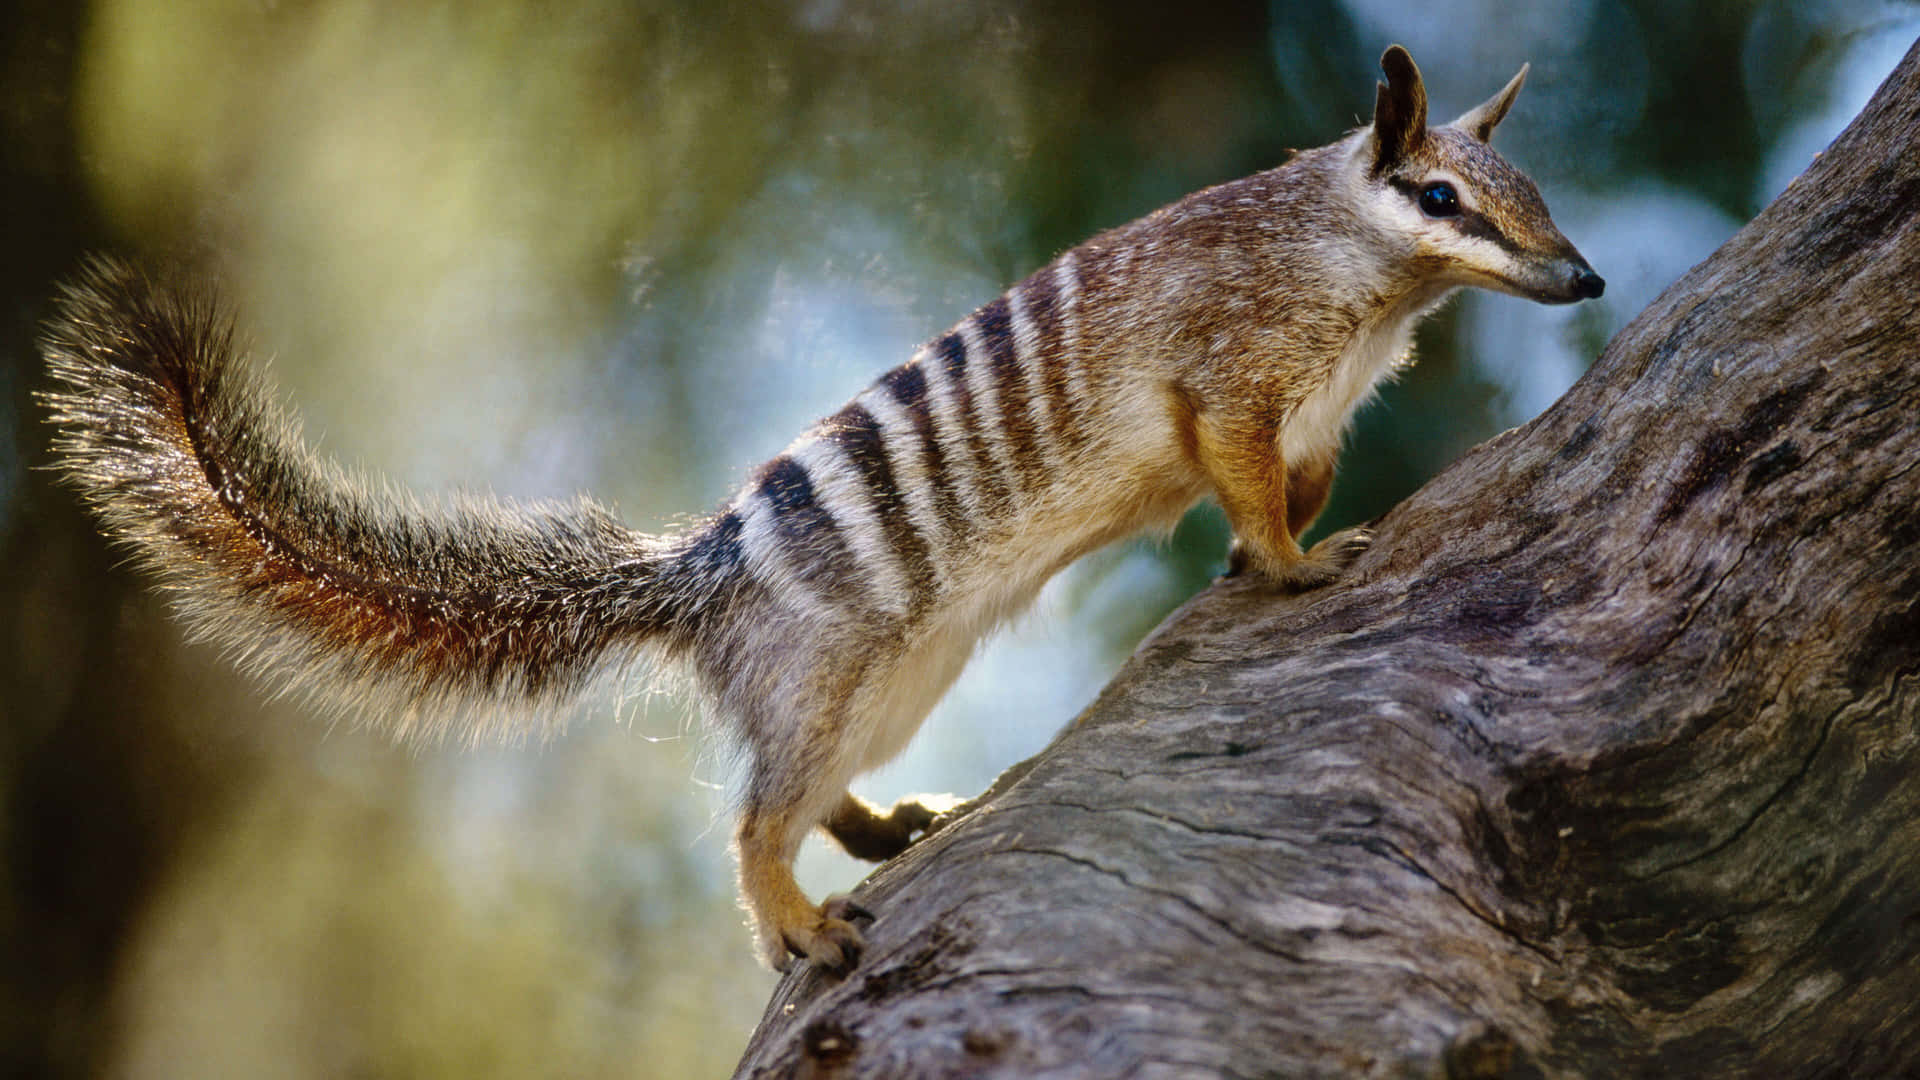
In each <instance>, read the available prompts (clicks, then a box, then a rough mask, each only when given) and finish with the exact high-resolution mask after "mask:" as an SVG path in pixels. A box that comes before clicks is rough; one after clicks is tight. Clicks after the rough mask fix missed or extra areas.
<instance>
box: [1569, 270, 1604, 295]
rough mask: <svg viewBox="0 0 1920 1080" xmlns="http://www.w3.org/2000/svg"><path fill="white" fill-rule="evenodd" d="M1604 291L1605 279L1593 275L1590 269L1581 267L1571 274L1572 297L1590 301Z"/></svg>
mask: <svg viewBox="0 0 1920 1080" xmlns="http://www.w3.org/2000/svg"><path fill="white" fill-rule="evenodd" d="M1606 291H1607V279H1606V278H1603V277H1601V276H1600V275H1599V274H1596V273H1594V272H1593V268H1592V267H1587V266H1583V267H1581V268H1580V269H1578V270H1575V271H1574V272H1573V295H1575V296H1577V297H1579V298H1580V299H1582V300H1592V299H1595V298H1596V297H1598V296H1599V295H1600V294H1601V293H1603V292H1606Z"/></svg>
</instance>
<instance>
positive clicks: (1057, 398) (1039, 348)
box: [1015, 266, 1083, 449]
mask: <svg viewBox="0 0 1920 1080" xmlns="http://www.w3.org/2000/svg"><path fill="white" fill-rule="evenodd" d="M1054 273H1055V268H1054V267H1053V266H1048V267H1046V268H1045V269H1043V270H1041V271H1040V272H1039V273H1037V274H1034V275H1033V276H1032V277H1030V278H1028V279H1027V280H1025V281H1023V282H1021V283H1020V284H1019V285H1017V286H1015V287H1016V288H1018V289H1019V290H1020V307H1021V311H1022V313H1023V314H1024V315H1025V316H1026V319H1027V323H1028V324H1029V325H1031V326H1032V327H1033V341H1034V345H1033V355H1032V356H1031V357H1029V358H1028V359H1027V363H1029V364H1038V365H1040V392H1041V393H1042V394H1044V395H1046V399H1047V408H1046V413H1047V423H1048V425H1049V426H1050V427H1051V428H1052V429H1053V438H1054V441H1055V442H1057V443H1059V444H1060V445H1061V446H1064V447H1066V448H1068V449H1074V448H1077V447H1078V446H1079V445H1080V444H1081V442H1082V441H1083V440H1082V438H1081V435H1080V425H1079V414H1078V413H1077V412H1076V411H1075V409H1074V400H1073V386H1072V385H1071V384H1070V383H1069V382H1068V381H1067V372H1068V370H1069V368H1070V367H1071V365H1072V362H1073V358H1072V357H1070V356H1067V355H1066V335H1065V334H1064V333H1062V330H1061V325H1060V321H1061V319H1062V318H1063V317H1064V313H1063V312H1062V311H1061V310H1060V292H1059V286H1058V284H1057V283H1056V282H1055V281H1054Z"/></svg>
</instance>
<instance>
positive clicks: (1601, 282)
mask: <svg viewBox="0 0 1920 1080" xmlns="http://www.w3.org/2000/svg"><path fill="white" fill-rule="evenodd" d="M1530 278H1531V280H1529V281H1528V284H1527V286H1526V287H1525V288H1519V289H1514V290H1513V291H1514V292H1517V293H1519V294H1520V295H1521V296H1525V297H1528V298H1530V299H1533V300H1538V301H1539V302H1541V303H1543V304H1577V303H1579V302H1580V301H1582V300H1592V299H1594V298H1596V297H1598V296H1599V295H1600V294H1601V293H1604V292H1606V291H1607V279H1606V278H1603V277H1601V276H1600V275H1599V274H1596V273H1594V272H1593V267H1591V266H1588V265H1587V260H1585V259H1583V258H1581V257H1580V253H1579V252H1572V253H1571V254H1563V255H1561V256H1560V257H1558V258H1554V259H1548V260H1544V261H1543V262H1541V263H1536V264H1534V267H1533V268H1532V274H1531V275H1530Z"/></svg>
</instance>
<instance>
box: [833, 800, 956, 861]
mask: <svg viewBox="0 0 1920 1080" xmlns="http://www.w3.org/2000/svg"><path fill="white" fill-rule="evenodd" d="M939 815H940V810H939V809H938V808H936V807H933V806H929V805H928V804H927V801H926V800H925V798H924V797H923V798H905V799H901V800H900V801H899V802H896V803H894V804H893V806H892V807H890V808H888V809H887V810H885V811H882V810H880V809H879V808H877V807H875V806H874V805H873V804H872V803H870V802H868V801H866V800H865V799H862V798H861V797H859V796H858V795H855V794H853V793H852V792H848V793H847V794H846V797H845V798H843V799H841V800H840V806H839V808H838V809H836V810H834V812H833V816H832V817H830V818H828V819H827V822H826V826H825V828H826V830H827V832H828V834H830V835H831V836H832V837H833V839H834V840H835V841H836V842H837V843H838V844H839V845H840V846H841V847H842V848H843V849H845V850H846V853H847V854H849V855H851V856H853V857H854V858H856V859H865V860H867V861H868V862H884V861H885V860H887V859H891V858H893V857H894V856H895V855H898V854H900V853H901V852H902V851H905V850H907V845H909V844H911V843H913V842H914V841H915V840H918V839H919V838H920V837H922V836H924V835H926V833H927V830H928V829H929V828H930V827H931V826H932V825H933V819H934V818H936V817H938V816H939Z"/></svg>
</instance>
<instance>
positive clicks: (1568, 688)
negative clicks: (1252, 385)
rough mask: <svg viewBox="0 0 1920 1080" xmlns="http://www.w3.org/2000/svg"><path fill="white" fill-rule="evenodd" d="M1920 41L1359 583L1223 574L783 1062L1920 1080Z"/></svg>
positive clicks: (879, 947) (1459, 478)
mask: <svg viewBox="0 0 1920 1080" xmlns="http://www.w3.org/2000/svg"><path fill="white" fill-rule="evenodd" d="M1917 221H1920V46H1916V48H1915V49H1914V50H1913V51H1910V52H1909V53H1908V54H1907V56H1906V59H1905V60H1904V61H1902V63H1901V65H1900V67H1899V68H1898V70H1896V71H1895V73H1894V74H1893V76H1892V77H1891V78H1890V79H1889V80H1888V81H1887V83H1886V84H1885V85H1884V86H1882V87H1881V89H1880V92H1879V93H1878V94H1877V95H1876V96H1875V98H1874V100H1873V102H1872V103H1871V104H1870V105H1868V107H1867V109H1866V111H1865V112H1864V113H1862V114H1861V116H1860V117H1859V118H1857V119H1856V120H1855V121H1854V123H1853V125H1852V126H1851V127H1850V128H1848V130H1847V131H1846V133H1845V134H1843V135H1842V136H1841V137H1840V138H1839V139H1838V140H1837V141H1836V142H1835V143H1834V144H1833V146H1832V147H1831V148H1830V149H1829V150H1828V151H1827V152H1826V153H1825V154H1824V155H1822V156H1821V157H1820V158H1819V159H1818V160H1817V161H1816V162H1815V163H1814V164H1813V165H1812V167H1811V168H1809V169H1808V171H1807V173H1806V174H1805V175H1804V176H1802V177H1801V178H1800V179H1799V180H1797V181H1796V182H1795V183H1794V184H1793V185H1792V186H1791V187H1789V188H1788V189H1787V191H1786V192H1785V193H1784V194H1782V195H1781V196H1780V198H1779V199H1778V200H1776V201H1775V202H1774V204H1773V205H1772V206H1770V207H1768V208H1767V209H1766V210H1765V211H1764V212H1763V213H1762V214H1761V215H1760V216H1759V217H1758V218H1757V219H1755V220H1754V221H1753V222H1752V223H1751V224H1749V225H1748V226H1747V227H1746V228H1745V229H1743V230H1742V231H1741V232H1740V233H1739V234H1738V235H1737V236H1735V237H1734V238H1733V239H1732V240H1731V241H1729V242H1728V243H1727V244H1726V246H1725V247H1723V248H1722V249H1721V250H1720V251H1719V252H1718V253H1717V254H1715V255H1714V256H1713V257H1712V258H1711V259H1709V260H1708V261H1707V262H1705V263H1703V264H1702V265H1700V266H1698V267H1696V268H1695V269H1694V270H1693V271H1692V272H1690V273H1689V274H1687V276H1686V277H1685V278H1683V279H1681V281H1680V282H1678V283H1677V284H1675V285H1674V286H1673V287H1672V288H1670V289H1668V290H1667V292H1666V294H1665V295H1663V296H1662V297H1661V298H1660V299H1659V300H1658V301H1656V302H1655V303H1654V304H1653V306H1652V307H1650V308H1649V309H1648V310H1647V311H1645V312H1644V313H1642V314H1641V316H1640V317H1639V318H1638V319H1637V320H1635V321H1634V323H1633V324H1632V325H1630V326H1629V327H1627V329H1626V330H1624V331H1622V332H1621V334H1620V336H1619V337H1618V338H1616V339H1615V340H1614V341H1613V343H1612V344H1611V345H1610V346H1609V347H1608V348H1607V350H1606V352H1605V353H1604V354H1603V355H1602V356H1601V357H1600V359H1599V361H1598V362H1597V363H1596V364H1595V366H1594V368H1593V370H1592V371H1591V372H1589V373H1588V374H1587V376H1586V377H1585V378H1584V379H1582V380H1581V381H1580V383H1579V384H1578V385H1576V386H1575V387H1574V388H1573V389H1572V390H1571V391H1569V392H1568V394H1567V395H1566V397H1564V398H1563V399H1562V400H1561V401H1560V402H1559V403H1558V404H1557V405H1555V406H1554V407H1553V408H1552V409H1550V410H1549V411H1548V412H1547V413H1546V414H1545V415H1543V416H1541V417H1540V418H1538V419H1537V420H1535V421H1533V422H1532V423H1530V424H1527V425H1526V426H1524V427H1522V428H1519V429H1516V430H1514V431H1510V432H1507V433H1506V434H1504V435H1501V436H1499V437H1498V438H1495V439H1493V440H1492V441H1490V442H1488V443H1486V444H1485V445H1483V446H1480V447H1478V448H1477V449H1475V450H1474V451H1472V452H1471V453H1469V454H1468V455H1467V456H1466V457H1465V458H1463V459H1462V460H1461V461H1459V462H1458V463H1456V464H1455V465H1454V466H1452V467H1451V468H1449V469H1448V470H1447V471H1446V472H1445V473H1443V474H1442V475H1441V476H1439V477H1438V478H1436V479H1435V480H1434V481H1433V482H1432V483H1430V484H1428V485H1427V486H1426V487H1425V488H1424V489H1423V490H1421V491H1420V492H1419V493H1418V494H1416V495H1415V496H1413V497H1412V498H1410V499H1408V500H1407V501H1406V502H1405V503H1403V504H1401V505H1400V506H1399V507H1397V508H1396V509H1395V510H1394V511H1393V512H1392V513H1390V514H1388V515H1387V516H1386V518H1384V519H1383V520H1382V521H1381V522H1380V523H1379V525H1378V538H1377V540H1376V541H1375V544H1374V547H1373V549H1372V550H1371V551H1370V552H1369V553H1368V554H1367V555H1365V556H1364V557H1363V558H1362V559H1361V560H1360V562H1359V563H1358V564H1357V565H1356V567H1355V569H1354V572H1353V574H1352V577H1351V579H1350V580H1348V581H1346V582H1343V583H1341V584H1339V585H1335V586H1333V587H1330V588H1327V589H1324V590H1321V591H1318V592H1314V593H1309V594H1306V595H1304V596H1299V597H1279V596H1275V595H1271V594H1269V593H1265V592H1263V591H1262V590H1261V589H1260V588H1259V587H1258V586H1257V585H1255V584H1253V583H1249V582H1240V581H1235V582H1228V583H1223V584H1221V585H1218V586H1216V587H1214V588H1212V589H1209V590H1208V591H1206V592H1205V593H1203V594H1202V595H1200V596H1198V597H1196V598H1195V599H1194V600H1193V601H1192V602H1191V603H1189V604H1188V605H1187V606H1186V607H1185V608H1183V609H1182V610H1180V611H1179V612H1177V613H1176V614H1174V615H1173V616H1172V617H1171V618H1169V619H1168V620H1167V622H1166V623H1165V624H1164V625H1163V626H1161V627H1160V629H1159V630H1158V631H1156V632H1155V633H1154V635H1153V636H1152V637H1151V638H1149V639H1148V641H1147V642H1146V643H1144V644H1143V645H1142V646H1141V647H1140V649H1139V651H1138V653H1137V654H1136V655H1135V656H1134V657H1133V659H1132V660H1131V661H1130V662H1129V663H1128V664H1127V666H1126V667H1125V668H1124V669H1123V670H1122V671H1121V672H1120V674H1119V675H1118V676H1117V677H1116V678H1115V679H1114V681H1113V683H1112V685H1110V686H1109V687H1108V688H1107V689H1106V691H1105V692H1104V693H1103V694H1102V695H1101V697H1100V699H1099V700H1098V701H1097V702H1095V704H1094V705H1093V706H1092V707H1091V708H1089V709H1088V711H1087V712H1086V713H1085V714H1084V715H1082V716H1081V717H1080V718H1079V719H1078V720H1077V721H1076V722H1075V723H1074V724H1073V725H1072V726H1071V727H1070V728H1069V729H1068V730H1067V731H1066V732H1064V733H1063V734H1062V735H1061V736H1060V737H1059V738H1058V739H1057V740H1055V742H1054V743H1053V745H1052V746H1050V747H1048V748H1047V749H1046V750H1045V751H1044V752H1043V753H1041V754H1040V755H1039V756H1037V757H1035V758H1034V759H1032V760H1031V761H1028V762H1026V763H1024V764H1022V765H1020V766H1018V767H1017V768H1015V769H1013V770H1012V771H1010V772H1009V773H1008V774H1007V775H1006V776H1004V777H1002V778H1001V780H1000V781H999V782H998V783H996V784H995V785H994V786H993V788H992V789H991V790H990V791H988V792H987V793H986V794H985V795H983V796H982V797H981V798H980V799H979V800H977V801H976V802H975V803H974V804H971V805H970V807H969V808H968V809H967V811H966V812H965V813H963V814H961V815H958V816H957V818H956V820H954V821H953V822H952V823H951V824H949V825H947V826H946V827H945V828H943V829H942V830H941V831H939V832H937V833H936V834H935V835H933V836H932V837H930V838H928V839H927V840H926V841H924V842H923V843H921V844H919V845H917V846H916V847H914V848H913V849H911V850H910V851H908V852H907V853H906V854H905V855H904V856H902V857H900V858H899V859H896V860H894V861H893V862H892V863H890V864H888V865H886V866H884V867H882V868H881V869H880V870H879V871H878V872H877V873H876V874H875V875H874V876H873V877H872V878H871V879H870V880H868V881H867V882H866V883H865V884H864V885H863V886H862V887H861V888H860V890H859V892H858V893H857V894H856V896H857V899H858V900H859V901H860V903H861V904H863V905H864V906H866V907H869V908H871V909H872V910H873V911H875V912H877V913H878V914H879V918H878V920H877V921H875V922H874V923H873V924H872V925H871V926H870V927H869V928H868V931H867V935H868V942H869V948H868V951H867V954H866V956H865V958H864V959H863V960H862V961H861V963H860V966H859V968H858V969H857V970H856V971H855V972H854V973H853V974H852V975H851V976H850V977H849V978H847V979H845V980H834V979H831V978H829V977H827V976H824V975H822V974H820V973H818V972H816V971H813V970H811V969H810V968H808V966H806V965H804V964H803V965H800V967H799V968H798V970H796V971H795V972H794V973H793V974H791V975H790V976H788V978H787V979H786V980H785V981H784V982H782V983H781V984H780V986H779V988H778V990H777V992H776V993H775V995H774V998H773V1001H772V1002H771V1004H770V1005H769V1006H768V1010H767V1013H766V1017H765V1019H764V1020H763V1021H762V1023H761V1026H760V1030H759V1031H758V1033H757V1034H756V1035H755V1037H754V1040H753V1043H752V1045H751V1046H750V1047H749V1048H748V1051H747V1055H746V1058H745V1060H744V1061H743V1062H742V1064H741V1066H740V1075H742V1076H786V1075H794V1076H835V1077H841V1076H844V1077H875V1078H881V1077H884V1078H897V1077H909V1076H911V1077H922V1076H969V1077H973V1076H1032V1075H1041V1074H1045V1075H1059V1076H1186V1075H1234V1076H1297V1075H1321V1076H1625V1075H1639V1076H1701V1075H1716V1076H1722V1075H1741V1076H1766V1077H1789V1076H1843V1075H1844V1076H1886V1075H1895V1074H1901V1073H1905V1074H1908V1075H1920V769H1917V766H1920V724H1916V717H1917V716H1920V603H1917V602H1916V600H1917V599H1920V547H1916V544H1917V543H1920V512H1917V511H1916V506H1920V304H1917V301H1916V296H1920V226H1917V225H1916V222H1917Z"/></svg>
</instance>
